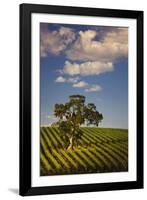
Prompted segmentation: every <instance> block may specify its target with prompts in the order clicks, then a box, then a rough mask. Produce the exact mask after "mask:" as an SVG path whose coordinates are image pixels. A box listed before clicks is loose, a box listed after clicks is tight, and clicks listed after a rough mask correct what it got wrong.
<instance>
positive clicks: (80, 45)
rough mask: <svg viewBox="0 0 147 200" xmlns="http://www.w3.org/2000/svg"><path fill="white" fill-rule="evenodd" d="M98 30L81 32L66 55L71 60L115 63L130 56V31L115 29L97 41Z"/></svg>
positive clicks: (105, 33)
mask: <svg viewBox="0 0 147 200" xmlns="http://www.w3.org/2000/svg"><path fill="white" fill-rule="evenodd" d="M96 35H97V32H96V30H87V31H80V32H79V37H78V38H77V40H76V41H75V42H74V43H73V45H72V46H71V48H70V49H68V50H67V51H66V52H65V53H66V56H67V58H68V59H70V60H76V61H77V60H79V61H99V62H113V61H115V60H116V59H118V58H120V57H127V55H128V29H127V28H114V29H111V31H110V30H109V31H106V32H104V33H103V36H102V38H100V39H99V40H97V39H96Z"/></svg>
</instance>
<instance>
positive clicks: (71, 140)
mask: <svg viewBox="0 0 147 200" xmlns="http://www.w3.org/2000/svg"><path fill="white" fill-rule="evenodd" d="M68 149H73V136H71V138H70V139H69V146H68V148H67V150H68Z"/></svg>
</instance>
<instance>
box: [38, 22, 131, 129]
mask: <svg viewBox="0 0 147 200" xmlns="http://www.w3.org/2000/svg"><path fill="white" fill-rule="evenodd" d="M72 94H82V95H84V96H85V97H86V103H91V102H93V103H95V105H96V106H97V110H98V111H99V112H101V113H102V114H103V116H104V119H103V121H102V124H101V126H102V127H114V128H115V127H118V128H128V29H127V28H122V27H121V28H120V27H106V26H105V27H104V26H90V25H89V26H88V25H87V26H85V25H68V24H66V25H65V24H41V25H40V121H41V122H40V123H41V125H48V124H51V123H53V122H55V121H57V119H56V118H55V117H54V115H53V113H54V104H55V103H64V102H66V101H67V100H68V96H69V95H72Z"/></svg>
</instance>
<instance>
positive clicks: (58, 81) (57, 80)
mask: <svg viewBox="0 0 147 200" xmlns="http://www.w3.org/2000/svg"><path fill="white" fill-rule="evenodd" d="M55 82H57V83H64V82H66V79H65V78H64V77H63V76H59V77H57V78H56V80H55Z"/></svg>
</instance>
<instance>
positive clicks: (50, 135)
mask: <svg viewBox="0 0 147 200" xmlns="http://www.w3.org/2000/svg"><path fill="white" fill-rule="evenodd" d="M81 130H82V132H83V134H82V137H81V139H79V141H78V144H77V147H76V148H75V149H74V150H71V149H69V150H67V149H66V145H65V143H64V141H63V139H62V138H61V137H60V134H59V130H58V128H57V127H41V128H40V150H41V151H40V175H41V176H48V175H59V174H82V173H104V172H121V171H128V130H126V129H110V128H93V127H91V128H89V127H88V128H87V127H82V128H81Z"/></svg>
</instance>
